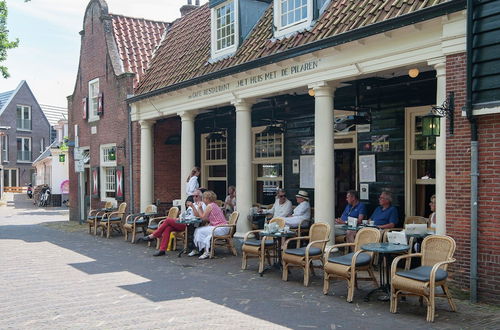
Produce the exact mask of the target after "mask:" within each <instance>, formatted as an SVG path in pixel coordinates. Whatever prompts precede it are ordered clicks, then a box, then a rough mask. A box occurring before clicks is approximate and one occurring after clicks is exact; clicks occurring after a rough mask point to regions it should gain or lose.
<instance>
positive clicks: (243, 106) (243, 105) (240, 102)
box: [231, 98, 255, 111]
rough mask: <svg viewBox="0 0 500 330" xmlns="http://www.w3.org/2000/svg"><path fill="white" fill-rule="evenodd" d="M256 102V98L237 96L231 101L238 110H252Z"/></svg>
mask: <svg viewBox="0 0 500 330" xmlns="http://www.w3.org/2000/svg"><path fill="white" fill-rule="evenodd" d="M254 103H255V100H254V99H240V98H235V99H233V100H232V101H231V104H232V105H233V106H234V108H235V110H236V111H250V110H251V109H252V105H253V104H254Z"/></svg>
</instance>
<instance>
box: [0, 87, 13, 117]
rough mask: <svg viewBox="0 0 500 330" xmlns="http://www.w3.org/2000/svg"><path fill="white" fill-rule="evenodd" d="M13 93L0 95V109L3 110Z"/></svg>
mask: <svg viewBox="0 0 500 330" xmlns="http://www.w3.org/2000/svg"><path fill="white" fill-rule="evenodd" d="M14 92H15V90H12V91H8V92H3V93H0V109H3V107H4V106H5V105H6V103H7V102H8V101H9V100H10V97H11V96H12V94H14ZM1 112H2V111H1V110H0V114H1Z"/></svg>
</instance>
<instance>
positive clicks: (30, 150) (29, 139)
mask: <svg viewBox="0 0 500 330" xmlns="http://www.w3.org/2000/svg"><path fill="white" fill-rule="evenodd" d="M18 140H22V141H23V142H21V145H22V146H23V149H22V150H19V149H18V148H17V144H18ZM24 140H28V146H29V147H28V150H24ZM32 148H33V145H32V144H31V137H28V136H17V137H16V150H17V157H16V160H17V162H18V163H31V162H32V160H33V155H32V154H31V153H32ZM19 151H27V152H29V159H28V160H26V159H19Z"/></svg>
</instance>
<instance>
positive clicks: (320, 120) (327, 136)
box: [309, 82, 335, 243]
mask: <svg viewBox="0 0 500 330" xmlns="http://www.w3.org/2000/svg"><path fill="white" fill-rule="evenodd" d="M309 88H313V90H314V221H315V222H316V223H319V222H324V223H328V224H329V225H330V226H331V233H330V242H331V243H334V242H335V232H334V220H335V163H334V143H333V136H334V134H333V121H334V114H333V92H334V88H333V87H332V86H330V85H328V84H327V83H326V82H319V83H316V84H313V85H311V86H309Z"/></svg>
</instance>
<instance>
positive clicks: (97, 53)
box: [68, 0, 169, 220]
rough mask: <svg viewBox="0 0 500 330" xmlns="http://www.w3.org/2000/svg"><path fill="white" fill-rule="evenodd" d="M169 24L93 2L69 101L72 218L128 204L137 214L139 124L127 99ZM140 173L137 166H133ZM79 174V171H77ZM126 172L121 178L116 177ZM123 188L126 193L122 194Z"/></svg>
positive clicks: (98, 1) (79, 217)
mask: <svg viewBox="0 0 500 330" xmlns="http://www.w3.org/2000/svg"><path fill="white" fill-rule="evenodd" d="M168 26H169V24H168V23H165V22H157V21H151V20H146V19H138V18H131V17H125V16H121V15H115V14H111V13H109V11H108V6H107V4H106V2H105V1H104V0H92V1H90V2H89V4H88V6H87V8H86V10H85V15H84V20H83V29H82V31H81V33H80V34H81V49H80V60H79V65H78V73H77V77H76V82H75V89H74V92H73V94H72V95H71V96H69V97H68V109H69V111H68V112H69V136H70V140H71V141H72V142H73V143H74V145H75V149H76V150H77V152H76V154H77V158H78V159H77V161H75V158H74V155H75V153H74V150H73V148H72V149H71V152H70V169H69V175H70V200H71V201H77V202H76V203H73V202H72V203H71V210H70V218H71V219H72V220H78V219H84V218H85V215H86V213H87V210H88V208H89V207H90V206H91V207H100V205H101V203H102V202H104V201H108V200H109V201H112V202H113V203H114V204H116V203H117V202H120V201H122V200H125V201H126V202H127V203H128V205H129V208H128V209H129V210H132V209H133V206H132V204H133V194H131V193H130V192H131V190H132V189H138V186H137V185H135V186H134V188H132V187H133V186H132V185H131V181H130V178H131V175H133V172H132V159H133V155H134V154H137V153H138V150H137V143H135V144H132V143H131V141H132V138H134V139H135V140H136V141H139V140H138V139H137V138H138V136H139V129H138V127H139V126H138V124H137V123H131V122H130V121H129V110H128V105H127V103H126V101H125V100H126V98H127V97H128V96H129V95H133V93H134V87H135V86H137V84H138V83H139V81H140V80H141V77H142V76H143V74H144V72H145V70H146V68H147V66H148V63H149V60H150V58H151V55H152V53H153V51H154V50H155V47H156V46H157V45H158V43H159V42H160V40H161V38H162V36H163V34H164V32H165V29H167V28H168ZM133 168H134V170H135V171H138V170H139V167H138V166H137V164H136V165H135V166H133ZM77 171H78V172H77ZM117 173H118V174H120V173H123V175H117ZM120 188H122V189H120Z"/></svg>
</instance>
